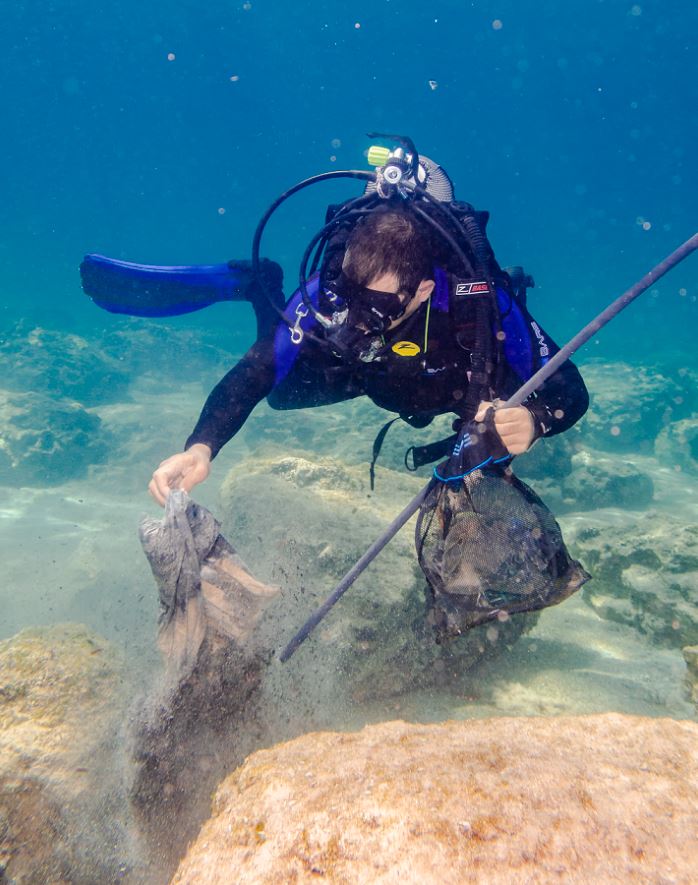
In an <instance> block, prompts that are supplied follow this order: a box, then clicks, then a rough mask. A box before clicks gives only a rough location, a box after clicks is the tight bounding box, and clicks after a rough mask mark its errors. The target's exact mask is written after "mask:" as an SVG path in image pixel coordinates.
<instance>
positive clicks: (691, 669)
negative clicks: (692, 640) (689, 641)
mask: <svg viewBox="0 0 698 885" xmlns="http://www.w3.org/2000/svg"><path fill="white" fill-rule="evenodd" d="M682 651H683V659H684V661H686V682H687V684H688V689H689V691H690V693H691V700H692V701H693V703H694V704H695V705H696V708H697V709H698V645H687V646H686V647H685V648H684V649H682Z"/></svg>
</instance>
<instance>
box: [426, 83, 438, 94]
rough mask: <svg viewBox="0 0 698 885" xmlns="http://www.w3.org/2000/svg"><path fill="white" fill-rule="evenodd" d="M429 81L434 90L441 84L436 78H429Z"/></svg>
mask: <svg viewBox="0 0 698 885" xmlns="http://www.w3.org/2000/svg"><path fill="white" fill-rule="evenodd" d="M427 83H428V84H429V88H430V89H431V91H432V92H433V91H434V90H435V89H437V88H438V86H439V84H438V83H437V82H436V80H427Z"/></svg>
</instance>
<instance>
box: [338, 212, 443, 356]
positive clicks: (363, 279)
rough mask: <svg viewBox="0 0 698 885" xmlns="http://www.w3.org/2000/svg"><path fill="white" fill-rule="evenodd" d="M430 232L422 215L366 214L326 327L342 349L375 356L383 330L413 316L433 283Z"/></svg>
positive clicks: (352, 237) (351, 239)
mask: <svg viewBox="0 0 698 885" xmlns="http://www.w3.org/2000/svg"><path fill="white" fill-rule="evenodd" d="M432 267H433V262H432V256H431V248H430V242H429V236H428V233H427V231H426V230H425V229H424V227H423V226H422V224H421V223H420V222H419V220H418V219H416V218H414V217H413V216H412V215H411V214H410V213H408V212H406V211H400V210H397V209H394V208H388V207H386V210H385V211H382V210H380V209H379V210H376V211H374V212H372V213H371V214H370V215H368V216H366V217H365V218H363V219H362V220H361V221H360V222H359V223H358V224H357V225H356V227H355V228H354V230H353V231H352V233H351V235H350V237H349V239H348V241H347V248H346V253H345V256H344V261H343V263H342V272H341V274H340V275H339V277H338V278H337V279H336V280H335V281H334V282H333V283H331V284H330V285H329V286H328V289H329V290H330V292H331V293H332V294H333V296H334V297H335V299H336V301H335V304H336V310H335V313H334V314H333V318H332V319H333V322H332V326H331V327H330V328H328V329H327V330H326V332H327V335H328V337H329V339H330V340H331V341H333V342H334V343H335V344H337V346H338V348H339V349H340V350H342V351H343V352H345V353H346V352H347V351H353V352H354V353H355V354H356V355H357V356H358V358H359V359H362V360H371V359H373V358H374V357H375V355H376V353H377V351H378V350H379V349H380V347H381V340H380V339H381V336H382V335H383V334H384V333H385V332H387V331H388V330H390V329H393V328H395V327H396V326H398V325H400V323H402V322H404V321H405V320H406V319H407V317H409V316H411V314H413V313H414V312H415V311H416V310H417V309H418V308H419V306H420V305H421V304H423V303H424V302H425V301H426V300H427V299H428V298H429V296H430V295H431V293H432V291H433V289H434V280H433V279H431V277H432V276H433V274H432Z"/></svg>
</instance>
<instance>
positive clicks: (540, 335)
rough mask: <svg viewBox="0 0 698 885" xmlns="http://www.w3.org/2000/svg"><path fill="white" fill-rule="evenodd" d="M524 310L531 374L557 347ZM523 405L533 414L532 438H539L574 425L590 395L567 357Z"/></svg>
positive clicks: (585, 407)
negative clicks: (529, 338) (531, 348)
mask: <svg viewBox="0 0 698 885" xmlns="http://www.w3.org/2000/svg"><path fill="white" fill-rule="evenodd" d="M523 313H524V314H525V316H526V319H527V321H528V323H529V328H530V329H531V332H532V347H533V366H532V369H533V371H532V372H531V374H533V373H534V372H537V371H538V369H540V368H541V366H543V365H544V364H545V363H546V362H547V361H548V360H549V359H550V357H552V356H554V355H555V354H556V353H557V352H558V351H559V350H560V348H559V347H558V346H557V344H556V343H555V342H554V341H553V339H552V338H551V337H550V336H549V335H548V333H547V332H546V331H545V330H544V329H543V328H542V327H541V325H540V323H538V322H536V320H534V319H533V317H532V316H531V315H530V314H529V313H528V311H526V310H525V309H524V310H523ZM523 405H524V406H525V407H526V408H527V409H528V410H529V412H530V413H531V414H532V415H533V420H534V424H535V437H534V438H535V439H539V438H540V437H541V436H555V435H556V434H558V433H563V432H564V431H565V430H568V429H569V428H570V427H572V425H573V424H576V423H577V421H579V419H580V418H581V417H582V415H583V414H584V413H585V412H586V410H587V409H588V407H589V394H588V392H587V389H586V385H585V384H584V381H583V379H582V376H581V374H580V373H579V369H578V368H577V367H576V366H575V365H574V363H572V362H571V361H570V360H567V362H565V363H563V364H562V365H561V366H560V368H559V369H558V370H557V371H556V372H554V373H553V374H552V375H551V376H550V378H548V380H547V381H546V382H545V383H544V384H542V385H541V387H539V388H538V390H536V391H534V393H532V394H531V395H530V396H529V397H528V399H527V400H526V401H525V402H524V403H523Z"/></svg>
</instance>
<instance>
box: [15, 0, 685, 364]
mask: <svg viewBox="0 0 698 885" xmlns="http://www.w3.org/2000/svg"><path fill="white" fill-rule="evenodd" d="M697 19H698V12H697V11H696V8H695V5H694V4H691V3H688V2H676V3H670V4H667V3H659V2H642V3H639V4H633V3H631V2H618V0H616V2H589V0H572V2H569V3H565V4H564V6H561V5H560V4H558V3H555V2H537V3H527V2H506V0H501V2H496V3H490V2H476V3H475V2H473V3H462V2H455V0H454V2H434V3H432V4H429V8H428V9H427V8H426V7H424V5H422V4H417V3H414V4H413V3H410V2H396V0H385V2H375V0H374V2H370V3H369V2H361V0H359V2H355V3H353V4H351V6H350V7H349V6H347V7H345V8H343V9H342V10H336V9H332V8H331V9H330V10H328V9H327V6H326V4H322V3H310V2H301V3H293V4H283V5H282V4H274V3H269V2H261V0H257V2H252V3H241V2H235V3H221V2H217V0H213V2H211V3H207V4H205V5H203V6H202V5H201V4H198V3H194V2H190V3H189V2H187V3H181V2H180V3H175V4H172V3H164V2H162V3H158V2H151V3H146V4H137V5H136V4H134V5H133V6H130V5H129V4H128V3H123V4H119V5H118V7H116V6H113V5H110V4H94V3H84V2H75V0H72V2H65V3H61V4H51V3H19V4H10V5H8V8H7V9H6V10H5V11H4V13H3V29H2V36H1V37H0V41H1V44H0V45H1V46H2V52H1V53H0V77H1V79H2V82H3V84H4V88H3V90H2V94H3V98H2V99H0V101H1V102H2V107H1V113H2V120H3V133H4V134H3V158H4V159H3V168H4V170H5V173H6V176H5V181H4V188H3V200H2V209H1V210H0V211H1V212H2V215H0V219H1V221H0V244H1V245H0V248H1V249H2V266H3V282H2V291H3V299H2V303H3V309H4V311H5V313H6V314H7V315H12V316H14V315H17V314H20V313H26V312H31V313H32V314H33V315H34V316H36V317H38V318H40V317H47V316H55V317H57V322H62V323H63V324H64V325H65V326H66V327H74V326H79V327H81V328H84V327H88V326H90V325H91V324H92V325H98V324H100V323H104V322H105V317H103V316H100V315H99V314H98V313H97V312H96V311H95V309H94V308H93V307H92V306H91V305H90V304H87V303H86V302H85V300H84V298H83V297H82V295H81V292H80V289H79V285H78V280H77V274H76V268H77V265H78V264H79V261H80V258H81V256H82V254H83V253H84V252H86V251H95V252H103V253H105V254H108V255H112V256H114V257H124V258H128V259H132V260H136V261H145V262H152V263H158V262H161V263H178V262H181V263H195V262H207V261H216V260H221V259H226V258H232V257H245V256H247V255H248V254H249V248H250V240H251V235H252V231H253V226H254V222H255V219H257V217H258V216H259V215H260V214H261V212H262V211H263V210H264V208H265V207H266V206H267V205H268V203H269V202H270V201H271V200H272V199H273V197H274V196H275V195H276V194H277V193H278V192H280V191H281V190H282V189H284V188H286V187H288V186H289V185H291V184H292V183H294V182H295V181H297V180H298V179H300V178H302V177H305V176H308V175H311V174H314V173H316V172H318V171H321V170H324V169H328V168H340V167H343V168H346V167H349V168H351V167H357V166H358V167H360V168H361V167H362V161H363V156H362V153H363V151H364V150H365V149H366V147H367V145H368V139H367V138H366V137H365V132H367V131H372V130H383V131H389V132H392V131H395V132H405V133H407V134H409V135H411V137H412V138H413V139H414V140H415V142H416V144H417V146H418V147H419V149H420V150H421V151H422V152H424V153H425V154H427V155H429V156H432V157H434V158H436V159H437V160H438V161H439V162H440V163H441V164H443V165H444V166H445V168H446V169H447V170H448V171H449V173H450V174H451V176H452V177H453V179H454V181H455V183H456V191H457V195H458V196H459V197H460V198H461V199H467V200H468V201H470V202H472V203H473V204H474V205H476V206H478V207H483V208H488V209H489V210H490V211H491V212H492V222H491V235H492V239H493V242H494V245H495V248H496V250H497V253H498V255H499V256H500V259H501V260H502V263H504V264H510V263H525V264H526V266H527V267H530V268H531V271H532V272H534V274H535V276H536V278H537V281H538V283H539V290H538V292H537V293H536V304H537V312H538V313H539V314H540V315H541V318H542V319H543V320H544V321H546V322H547V323H548V325H550V326H553V325H554V327H555V334H556V335H557V336H558V337H564V336H565V335H567V334H568V333H570V332H572V331H573V330H574V329H575V327H576V325H577V324H578V323H579V321H580V320H581V319H583V318H585V317H586V316H587V315H589V314H590V313H591V311H594V310H596V309H598V308H600V307H601V306H602V305H603V304H604V302H605V301H606V300H607V299H609V298H610V297H612V296H613V295H614V294H618V293H619V292H620V291H622V290H623V289H624V288H626V287H627V286H628V285H629V284H630V283H631V282H632V281H633V280H634V279H635V278H637V277H638V276H640V275H641V273H642V272H644V271H645V270H646V269H648V265H650V264H651V263H653V262H654V260H655V259H659V258H660V257H661V256H663V255H664V254H665V253H667V252H669V251H671V249H672V248H673V247H675V246H676V245H677V244H678V243H679V242H681V241H682V240H683V239H685V238H686V237H687V236H688V235H690V234H691V233H692V232H693V226H694V223H695V209H694V202H695V195H696V193H697V192H698V181H697V177H696V175H697V173H696V167H695V163H692V162H691V158H692V154H693V148H694V145H695V143H696V136H697V135H698V131H697V130H698V121H697V120H696V115H695V114H694V113H692V112H691V108H692V106H693V104H694V102H695V81H696V73H697V71H696V61H695V54H692V53H691V51H690V43H691V34H694V35H695V30H696V23H697ZM500 24H501V27H499V25H500ZM359 26H360V27H359ZM168 56H174V58H173V60H168ZM232 77H238V78H239V79H238V80H235V81H232V80H231V78H232ZM429 81H435V83H436V88H433V89H432V88H431V87H430V85H429ZM335 139H337V140H339V141H340V142H341V146H339V147H333V140H335ZM335 143H336V142H335ZM333 156H334V157H336V160H334V161H333V160H332V159H331V158H332V157H333ZM351 192H353V191H352V189H351V186H349V187H347V186H342V185H326V186H325V188H324V189H323V188H317V190H316V192H314V193H313V194H312V195H309V196H308V198H307V199H305V200H303V199H301V198H298V202H297V204H296V205H295V206H294V207H289V208H288V209H287V210H286V213H285V215H284V216H282V217H280V218H279V220H278V224H275V225H274V226H273V227H272V228H271V230H270V237H269V240H268V242H267V251H268V253H269V254H270V255H272V256H273V257H275V258H276V259H277V260H279V261H281V262H282V263H283V265H284V267H285V268H286V271H287V275H288V276H289V277H290V278H291V279H293V278H295V275H296V264H297V261H298V255H299V251H300V250H301V249H302V247H303V246H304V244H305V242H306V240H307V238H308V236H309V234H310V233H311V232H312V231H314V230H315V229H316V228H317V226H318V223H319V221H320V219H321V218H322V211H323V208H324V205H325V204H326V203H327V202H330V201H332V200H333V199H336V198H338V197H339V198H341V197H342V196H344V195H345V194H347V193H351ZM220 209H224V210H225V214H223V215H221V214H219V210H220ZM643 221H646V222H648V223H649V224H650V225H651V227H650V229H649V230H644V229H643V227H642V222H643ZM695 278H696V274H695V270H694V269H692V268H691V267H690V266H689V265H686V266H685V267H684V268H681V269H680V270H679V271H677V272H676V273H675V274H674V275H673V276H672V277H671V278H670V279H669V280H667V281H666V283H662V284H661V287H659V295H658V296H657V297H656V298H651V297H648V298H645V299H644V300H643V303H642V304H641V305H638V306H637V307H635V308H633V309H632V312H631V313H629V314H628V315H627V316H626V317H625V318H624V319H623V321H622V324H619V325H617V326H616V327H615V328H614V329H613V330H611V329H609V330H608V332H606V333H604V336H603V341H602V346H603V347H604V348H606V349H608V351H609V352H610V351H611V350H613V352H616V351H617V349H618V348H622V349H627V350H628V353H629V354H632V353H633V352H634V351H635V349H636V348H639V349H642V350H643V351H647V352H651V351H652V350H653V349H654V348H655V347H656V346H657V341H656V337H657V332H658V329H661V340H662V344H663V342H665V341H666V339H667V338H670V339H673V341H674V342H675V343H676V344H677V345H679V346H682V347H685V348H689V347H690V345H691V340H692V332H691V327H692V326H693V324H694V323H695V317H696V302H695V301H694V300H693V299H694V298H695V295H696V286H695ZM681 289H686V290H687V292H688V295H687V296H684V297H681V296H680V295H679V291H680V290H681ZM225 312H226V315H227V314H229V313H230V311H228V309H227V308H226V309H225ZM240 312H241V311H240ZM221 314H222V311H221V309H218V308H216V309H214V310H212V311H211V312H210V313H209V314H208V315H205V316H201V317H194V318H192V319H191V320H190V322H193V323H195V324H198V323H204V324H205V323H218V322H220V316H221ZM551 318H554V319H551ZM637 335H640V336H641V337H640V338H639V339H638V338H637Z"/></svg>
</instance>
